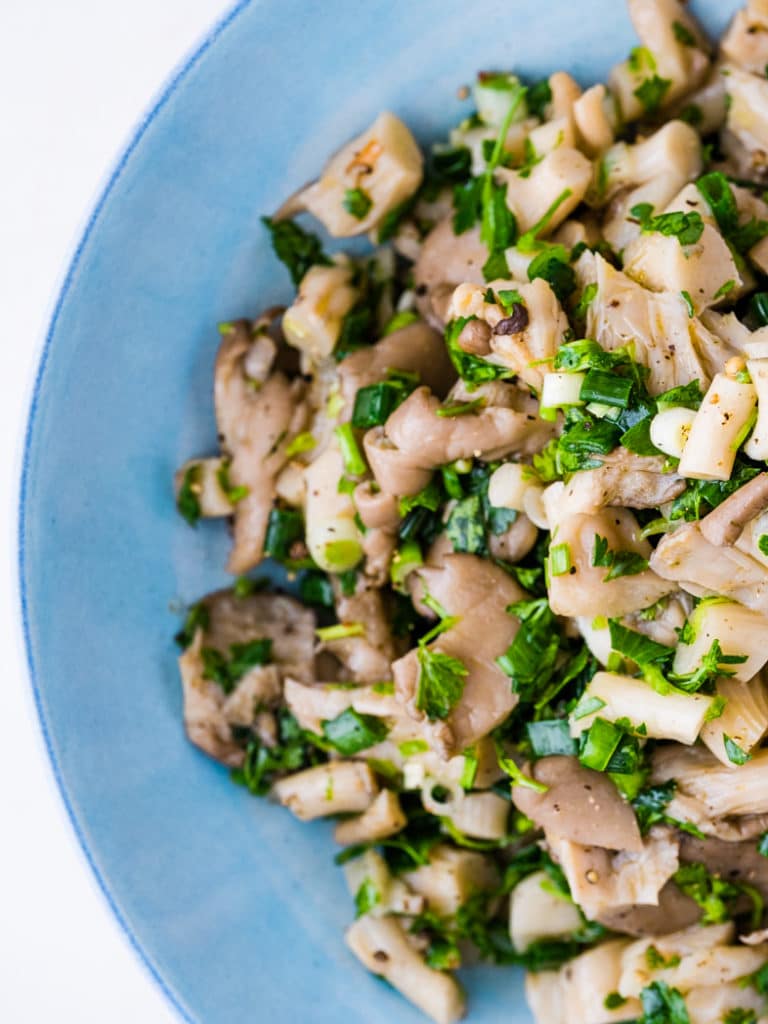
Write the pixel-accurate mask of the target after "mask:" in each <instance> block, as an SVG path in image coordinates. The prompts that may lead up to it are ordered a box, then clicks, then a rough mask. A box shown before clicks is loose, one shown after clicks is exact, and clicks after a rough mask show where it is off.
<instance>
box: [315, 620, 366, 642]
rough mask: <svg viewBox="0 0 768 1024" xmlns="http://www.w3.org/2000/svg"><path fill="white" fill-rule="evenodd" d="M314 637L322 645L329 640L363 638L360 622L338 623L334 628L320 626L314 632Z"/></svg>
mask: <svg viewBox="0 0 768 1024" xmlns="http://www.w3.org/2000/svg"><path fill="white" fill-rule="evenodd" d="M315 636H316V637H317V639H318V640H321V641H322V642H323V643H328V642H329V641H331V640H346V639H347V637H350V636H365V626H364V625H363V623H362V622H338V623H336V625H334V626H322V627H321V628H320V629H316V630H315Z"/></svg>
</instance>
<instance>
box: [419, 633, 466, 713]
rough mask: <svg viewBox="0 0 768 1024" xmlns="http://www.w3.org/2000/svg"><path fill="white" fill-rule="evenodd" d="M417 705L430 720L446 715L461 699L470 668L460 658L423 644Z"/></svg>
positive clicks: (420, 650) (421, 647)
mask: <svg viewBox="0 0 768 1024" xmlns="http://www.w3.org/2000/svg"><path fill="white" fill-rule="evenodd" d="M417 657H418V660H419V685H418V691H417V694H416V707H417V708H418V709H419V711H423V712H424V714H425V715H426V716H427V718H429V719H430V721H434V720H435V719H436V718H447V717H448V715H450V713H451V711H453V709H454V707H455V706H456V705H457V704H458V702H459V701H460V700H461V696H462V694H463V693H464V684H465V680H466V676H467V675H468V674H469V669H468V668H467V666H466V665H465V664H464V663H463V662H462V661H459V659H458V658H453V657H451V655H449V654H443V652H442V651H435V650H432V649H431V648H429V647H426V646H424V645H420V646H419V648H418V652H417Z"/></svg>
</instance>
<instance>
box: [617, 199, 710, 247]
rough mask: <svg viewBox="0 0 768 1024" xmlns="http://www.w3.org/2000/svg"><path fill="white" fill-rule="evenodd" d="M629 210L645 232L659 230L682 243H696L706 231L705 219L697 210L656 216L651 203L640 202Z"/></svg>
mask: <svg viewBox="0 0 768 1024" xmlns="http://www.w3.org/2000/svg"><path fill="white" fill-rule="evenodd" d="M629 212H630V213H631V214H632V216H633V217H636V218H637V219H638V221H639V222H640V225H641V227H642V230H643V234H652V233H653V232H658V234H660V235H665V236H667V237H674V238H676V239H677V240H678V242H679V243H680V245H694V244H695V243H696V242H698V240H699V239H700V238H701V236H702V234H703V232H704V221H703V220H702V218H701V214H700V213H698V212H697V211H696V210H691V211H690V212H689V213H680V212H678V211H675V212H673V213H660V214H658V216H656V217H654V216H653V207H652V206H651V204H650V203H638V204H637V206H633V207H632V209H631V210H630V211H629Z"/></svg>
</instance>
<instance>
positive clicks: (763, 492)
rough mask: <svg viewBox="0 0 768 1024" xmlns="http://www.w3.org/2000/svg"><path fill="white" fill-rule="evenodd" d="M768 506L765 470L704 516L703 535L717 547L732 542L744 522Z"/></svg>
mask: <svg viewBox="0 0 768 1024" xmlns="http://www.w3.org/2000/svg"><path fill="white" fill-rule="evenodd" d="M766 508H768V473H760V475H759V476H756V477H754V478H753V479H752V480H750V481H749V483H746V484H744V486H743V487H740V488H739V489H738V490H737V491H735V492H734V493H733V494H732V495H731V496H730V497H729V498H726V499H725V501H724V502H723V503H722V504H721V505H718V506H717V508H716V509H714V511H712V512H710V513H709V515H707V516H705V517H704V518H703V519H702V520H701V522H700V524H699V526H700V529H701V532H702V534H703V536H704V538H705V539H706V540H707V541H709V543H710V544H716V545H717V546H718V547H722V546H723V545H726V544H727V545H732V544H734V543H735V542H736V541H737V540H738V539H739V535H740V534H741V531H742V530H743V528H744V527H745V526H746V525H747V523H748V522H749V521H750V520H751V519H754V518H755V516H757V515H759V514H760V513H761V512H763V511H764V510H765V509H766Z"/></svg>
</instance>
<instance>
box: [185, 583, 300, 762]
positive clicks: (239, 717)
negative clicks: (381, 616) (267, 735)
mask: <svg viewBox="0 0 768 1024" xmlns="http://www.w3.org/2000/svg"><path fill="white" fill-rule="evenodd" d="M200 607H201V608H202V609H203V613H204V614H203V621H205V622H206V625H205V627H204V628H202V627H200V628H198V630H197V632H196V634H195V637H194V639H193V642H192V643H191V644H190V646H189V647H188V648H187V649H186V650H185V651H184V653H183V654H182V655H181V657H180V658H179V669H180V672H181V679H182V687H183V693H184V724H185V727H186V730H187V735H188V736H189V739H190V740H191V742H192V743H194V744H195V745H196V746H198V747H200V749H201V750H203V751H205V753H206V754H209V755H210V756H211V757H213V758H215V759H216V760H217V761H222V762H223V763H224V764H227V765H230V766H236V765H239V764H242V762H243V758H244V756H245V750H244V747H243V745H242V744H239V743H237V742H235V735H234V732H233V730H234V729H235V727H240V728H243V729H254V730H255V731H256V732H257V733H258V731H259V730H258V726H259V715H260V714H261V712H262V711H263V710H265V709H269V708H273V707H275V706H276V704H277V703H278V702H279V699H280V697H281V693H282V681H281V680H282V676H283V675H295V676H298V677H299V678H301V679H307V678H308V677H310V676H311V674H312V672H313V663H314V626H315V616H314V613H313V612H311V611H309V610H308V609H306V608H304V607H303V606H302V605H300V604H299V603H298V602H297V601H294V600H293V599H292V598H290V597H284V596H282V595H279V594H252V595H250V596H248V597H237V596H236V595H235V593H234V592H233V591H229V590H222V591H218V592H217V593H215V594H211V595H209V596H208V597H206V598H205V599H204V600H203V601H202V602H201V603H200ZM254 640H266V641H269V643H270V649H269V651H268V652H265V654H266V656H265V658H264V660H265V661H266V660H269V662H270V663H268V664H258V663H254V664H253V666H252V667H250V668H249V667H248V666H247V665H245V666H243V671H242V673H241V675H240V676H239V678H236V679H235V680H233V685H232V689H231V691H230V692H229V693H227V692H225V689H224V687H223V686H222V685H221V684H220V683H219V682H218V681H217V680H216V679H215V678H214V677H213V675H212V673H211V672H210V670H209V669H208V667H207V663H206V657H205V653H204V652H205V651H212V652H215V654H216V655H218V659H217V660H221V659H231V658H232V657H233V646H234V647H235V651H234V653H235V654H236V653H237V645H243V646H245V645H248V644H249V643H251V642H253V641H254ZM240 652H241V654H242V647H241V648H240ZM209 660H211V659H209ZM266 745H267V746H269V745H271V743H269V742H268V743H267V744H266Z"/></svg>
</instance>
